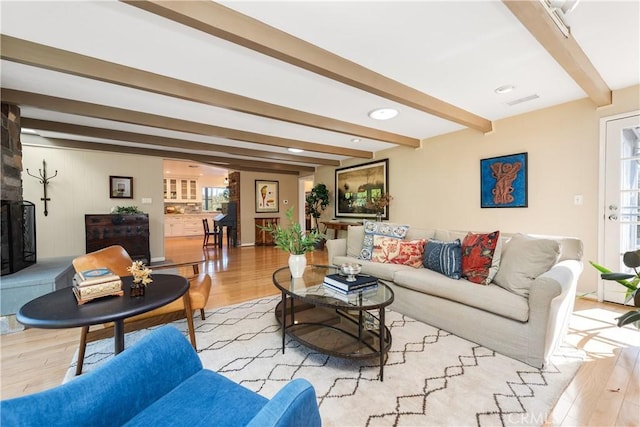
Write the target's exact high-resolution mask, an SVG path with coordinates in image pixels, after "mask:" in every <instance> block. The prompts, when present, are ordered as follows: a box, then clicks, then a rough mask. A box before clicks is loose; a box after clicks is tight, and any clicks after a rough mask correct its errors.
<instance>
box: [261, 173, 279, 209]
mask: <svg viewBox="0 0 640 427" xmlns="http://www.w3.org/2000/svg"><path fill="white" fill-rule="evenodd" d="M278 210H279V208H278V181H262V180H259V179H256V213H263V212H278Z"/></svg>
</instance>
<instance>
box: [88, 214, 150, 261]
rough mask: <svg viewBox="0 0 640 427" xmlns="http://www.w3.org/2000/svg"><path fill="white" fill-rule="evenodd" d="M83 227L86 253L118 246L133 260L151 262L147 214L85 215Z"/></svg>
mask: <svg viewBox="0 0 640 427" xmlns="http://www.w3.org/2000/svg"><path fill="white" fill-rule="evenodd" d="M84 227H85V237H86V252H87V253H89V252H94V251H97V250H98V249H102V248H106V247H108V246H112V245H120V246H122V247H124V248H125V249H126V251H127V252H128V253H129V256H131V258H132V259H133V260H142V261H144V262H145V264H149V263H150V262H151V253H150V250H149V215H148V214H135V215H117V214H106V215H104V214H96V215H92V214H87V215H85V216H84Z"/></svg>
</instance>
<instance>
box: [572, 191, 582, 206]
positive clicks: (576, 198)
mask: <svg viewBox="0 0 640 427" xmlns="http://www.w3.org/2000/svg"><path fill="white" fill-rule="evenodd" d="M583 203H584V198H583V197H582V194H576V195H574V196H573V204H574V205H576V206H582V204H583Z"/></svg>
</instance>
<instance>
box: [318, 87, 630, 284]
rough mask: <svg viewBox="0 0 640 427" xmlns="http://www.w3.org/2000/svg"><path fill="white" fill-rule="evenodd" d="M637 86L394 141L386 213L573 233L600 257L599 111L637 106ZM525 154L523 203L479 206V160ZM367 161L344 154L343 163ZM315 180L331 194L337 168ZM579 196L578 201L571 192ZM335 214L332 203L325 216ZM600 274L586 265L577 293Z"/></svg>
mask: <svg viewBox="0 0 640 427" xmlns="http://www.w3.org/2000/svg"><path fill="white" fill-rule="evenodd" d="M639 98H640V87H639V86H636V87H632V88H627V89H624V90H621V91H614V97H613V99H614V103H613V105H611V106H608V107H603V108H599V109H596V108H595V106H594V105H593V104H592V102H591V101H589V100H588V99H584V100H580V101H576V102H571V103H567V104H563V105H560V106H556V107H552V108H546V109H543V110H539V111H535V112H532V113H528V114H523V115H520V116H516V117H511V118H508V119H504V120H498V121H496V122H494V130H493V131H492V132H491V133H488V134H482V133H480V132H476V131H473V130H468V129H467V130H462V131H459V132H454V133H450V134H447V135H443V136H439V137H435V138H429V139H426V140H424V141H423V142H422V146H421V148H418V149H409V148H402V147H398V148H393V149H390V150H386V151H383V152H379V153H377V155H376V158H377V159H384V158H389V193H390V194H391V195H392V196H393V197H394V200H393V201H392V203H391V209H390V220H391V221H393V222H402V223H407V224H411V225H413V226H416V227H425V228H445V229H457V230H477V231H492V230H496V229H499V230H502V231H505V232H524V233H537V234H560V235H571V236H577V237H579V238H581V239H582V240H583V241H584V245H585V256H584V259H585V260H595V259H597V227H598V167H599V161H600V160H599V144H600V139H599V138H600V136H599V126H600V118H602V117H606V116H611V115H615V114H619V113H623V112H628V111H633V110H638V109H640V100H639ZM521 152H527V153H528V171H529V172H528V186H529V200H528V205H529V207H528V208H513V209H504V208H503V209H481V208H480V194H479V193H480V183H479V176H480V159H483V158H488V157H494V156H501V155H506V154H514V153H521ZM359 163H365V161H364V160H362V161H349V162H346V163H345V164H359ZM315 177H316V182H322V183H325V184H326V185H327V186H328V187H329V188H330V190H331V194H332V197H333V195H334V188H333V187H334V169H333V168H328V167H323V168H320V169H319V170H318V171H317V173H316V176H315ZM577 194H581V195H583V196H584V204H583V205H582V206H575V205H574V204H573V199H574V195H577ZM333 214H334V207H333V203H332V206H331V207H330V208H329V209H328V210H327V212H326V213H325V215H324V217H323V218H330V217H331V216H332V215H333ZM596 287H597V274H596V273H595V270H593V269H591V268H590V267H587V266H585V272H584V273H583V274H582V277H581V279H580V283H579V292H581V293H582V292H591V291H595V290H596Z"/></svg>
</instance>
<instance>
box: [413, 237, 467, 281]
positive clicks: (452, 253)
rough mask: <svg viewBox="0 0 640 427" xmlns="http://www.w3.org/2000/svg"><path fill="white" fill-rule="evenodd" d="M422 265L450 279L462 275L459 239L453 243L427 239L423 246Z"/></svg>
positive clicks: (458, 277)
mask: <svg viewBox="0 0 640 427" xmlns="http://www.w3.org/2000/svg"><path fill="white" fill-rule="evenodd" d="M422 265H424V267H425V268H428V269H429V270H433V271H437V272H438V273H441V274H444V275H445V276H448V277H451V278H452V279H456V280H457V279H460V277H461V275H462V245H461V244H460V239H456V240H454V241H453V242H441V241H439V240H433V239H429V240H428V241H427V244H426V245H425V246H424V255H423V257H422Z"/></svg>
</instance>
